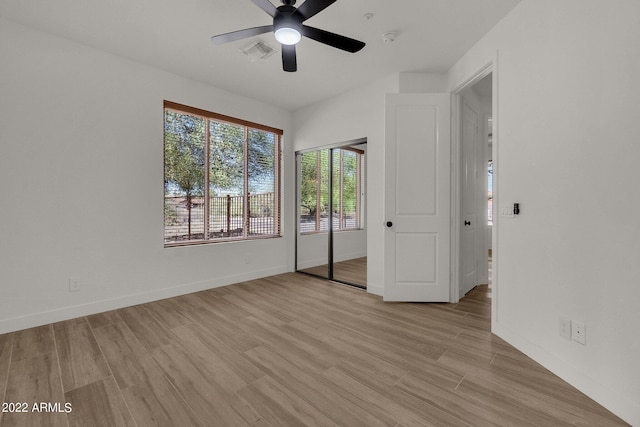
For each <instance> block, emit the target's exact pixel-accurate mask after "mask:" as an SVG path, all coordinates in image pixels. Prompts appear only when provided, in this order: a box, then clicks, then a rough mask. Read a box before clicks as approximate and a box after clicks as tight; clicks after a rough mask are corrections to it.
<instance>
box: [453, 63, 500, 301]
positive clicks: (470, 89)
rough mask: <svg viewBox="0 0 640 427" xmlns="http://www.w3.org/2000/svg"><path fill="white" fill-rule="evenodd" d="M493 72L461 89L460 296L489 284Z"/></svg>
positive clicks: (491, 219)
mask: <svg viewBox="0 0 640 427" xmlns="http://www.w3.org/2000/svg"><path fill="white" fill-rule="evenodd" d="M492 77H493V75H492V73H491V72H489V73H488V74H486V75H484V77H481V78H479V79H477V80H476V81H475V82H473V83H471V84H468V85H467V86H465V87H464V88H463V89H462V90H461V91H460V92H459V97H460V102H459V107H460V169H459V183H460V233H459V241H460V250H459V256H460V258H459V268H460V273H459V278H460V280H459V294H458V297H459V298H461V297H463V296H464V295H466V294H467V293H468V292H469V291H471V290H472V289H473V288H474V287H476V286H478V285H484V284H489V279H490V276H489V270H490V262H491V247H492V242H491V240H492V238H491V236H492V224H493V222H492V221H493V217H492V213H493V210H492V201H493V180H492V175H493V156H492V151H493V147H492V142H493V141H492V139H493V126H492V124H493V119H492V117H493V112H492Z"/></svg>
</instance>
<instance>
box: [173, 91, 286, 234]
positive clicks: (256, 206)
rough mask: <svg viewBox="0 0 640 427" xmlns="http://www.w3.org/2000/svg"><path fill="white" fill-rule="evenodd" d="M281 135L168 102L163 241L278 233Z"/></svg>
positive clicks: (259, 126) (246, 123)
mask: <svg viewBox="0 0 640 427" xmlns="http://www.w3.org/2000/svg"><path fill="white" fill-rule="evenodd" d="M281 136H282V131H281V130H279V129H274V128H270V127H267V126H263V125H259V124H256V123H250V122H246V121H243V120H240V119H235V118H232V117H227V116H222V115H219V114H215V113H211V112H208V111H204V110H199V109H196V108H192V107H187V106H184V105H180V104H176V103H173V102H169V101H165V103H164V243H165V246H175V245H185V244H190V243H211V242H220V241H229V240H246V239H257V238H264V237H278V236H280V196H279V188H280V143H281V142H280V139H281Z"/></svg>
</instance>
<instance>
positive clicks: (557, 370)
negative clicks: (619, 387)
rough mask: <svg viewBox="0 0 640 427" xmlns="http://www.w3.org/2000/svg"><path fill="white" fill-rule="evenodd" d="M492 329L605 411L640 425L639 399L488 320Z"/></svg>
mask: <svg viewBox="0 0 640 427" xmlns="http://www.w3.org/2000/svg"><path fill="white" fill-rule="evenodd" d="M491 329H492V332H493V333H494V334H496V335H498V336H499V337H500V338H502V339H504V340H505V341H506V342H508V343H509V344H511V345H512V346H514V347H515V348H517V349H518V350H520V351H521V352H523V353H524V354H526V355H527V356H529V357H530V358H532V359H533V360H535V361H536V362H538V363H539V364H541V365H542V366H544V367H545V368H546V369H548V370H549V371H551V372H553V373H554V374H556V375H557V376H559V377H560V378H562V379H563V380H565V381H566V382H568V383H569V384H571V385H572V386H573V387H575V388H576V389H578V390H580V391H581V392H582V393H584V394H586V395H587V396H589V397H590V398H591V399H593V400H595V401H596V402H598V403H599V404H600V405H602V406H604V407H605V408H607V409H608V410H609V411H611V412H612V413H614V414H615V415H617V416H618V417H620V418H622V419H623V420H624V421H626V422H627V423H629V424H631V425H632V426H640V402H633V401H631V400H630V399H629V398H628V397H626V396H624V395H622V394H621V393H619V392H618V391H616V390H612V389H611V388H609V387H606V386H604V385H602V384H601V383H599V382H598V381H596V380H594V379H593V378H591V377H589V375H588V374H586V373H585V372H582V371H580V370H578V369H576V368H575V367H573V365H571V364H569V363H567V362H566V361H564V360H562V359H559V358H558V357H556V356H554V355H553V354H551V353H549V352H548V351H546V350H544V349H543V348H541V347H539V346H537V345H535V344H533V343H531V342H530V341H528V340H526V339H525V338H523V337H522V336H520V335H519V334H517V333H515V332H513V331H511V330H510V329H509V328H506V327H504V326H502V325H500V324H497V322H492V326H491Z"/></svg>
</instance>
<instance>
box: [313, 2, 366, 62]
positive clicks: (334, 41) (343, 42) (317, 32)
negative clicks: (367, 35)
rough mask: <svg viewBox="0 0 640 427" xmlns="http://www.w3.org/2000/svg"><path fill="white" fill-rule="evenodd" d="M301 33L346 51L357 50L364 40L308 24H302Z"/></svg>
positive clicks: (360, 47) (352, 51)
mask: <svg viewBox="0 0 640 427" xmlns="http://www.w3.org/2000/svg"><path fill="white" fill-rule="evenodd" d="M307 1H308V0H307ZM302 35H303V36H306V37H309V38H310V39H313V40H315V41H317V42H320V43H324V44H326V45H329V46H332V47H335V48H338V49H342V50H346V51H347V52H351V53H355V52H357V51H359V50H360V49H362V48H363V47H364V45H365V43H364V42H361V41H359V40H355V39H351V38H349V37H345V36H341V35H340V34H335V33H330V32H329V31H325V30H321V29H319V28H314V27H309V26H308V25H303V26H302Z"/></svg>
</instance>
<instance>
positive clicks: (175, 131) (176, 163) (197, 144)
mask: <svg viewBox="0 0 640 427" xmlns="http://www.w3.org/2000/svg"><path fill="white" fill-rule="evenodd" d="M204 153H205V120H204V119H203V118H200V117H195V116H191V115H188V114H183V113H178V112H174V111H168V110H167V111H166V112H165V120H164V186H165V196H166V195H168V194H170V193H172V192H175V188H176V187H177V188H178V189H179V190H180V191H181V192H182V194H184V196H185V203H186V208H187V217H188V239H189V240H190V239H191V216H192V215H191V208H192V206H193V197H194V196H198V195H202V193H203V191H204V176H205V173H204V167H205V162H204Z"/></svg>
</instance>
